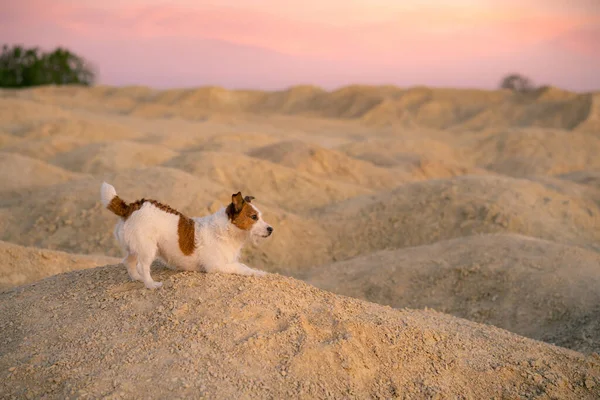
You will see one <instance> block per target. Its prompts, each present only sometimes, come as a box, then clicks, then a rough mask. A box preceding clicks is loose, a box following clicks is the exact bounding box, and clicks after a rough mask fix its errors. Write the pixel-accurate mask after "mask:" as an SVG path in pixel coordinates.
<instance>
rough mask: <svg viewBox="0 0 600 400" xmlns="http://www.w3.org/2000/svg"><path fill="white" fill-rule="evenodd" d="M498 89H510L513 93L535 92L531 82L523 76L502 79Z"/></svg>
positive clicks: (517, 75)
mask: <svg viewBox="0 0 600 400" xmlns="http://www.w3.org/2000/svg"><path fill="white" fill-rule="evenodd" d="M500 88H502V89H510V90H512V91H515V92H531V91H532V90H535V86H533V83H532V82H531V80H530V79H529V78H527V77H525V76H523V75H519V74H511V75H507V76H506V77H504V79H502V82H501V83H500Z"/></svg>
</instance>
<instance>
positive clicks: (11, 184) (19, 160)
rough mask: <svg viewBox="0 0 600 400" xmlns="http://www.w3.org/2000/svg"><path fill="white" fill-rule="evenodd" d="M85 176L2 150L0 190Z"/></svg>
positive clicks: (28, 187) (22, 188)
mask: <svg viewBox="0 0 600 400" xmlns="http://www.w3.org/2000/svg"><path fill="white" fill-rule="evenodd" d="M84 176H85V175H82V174H78V173H75V172H71V171H68V170H65V169H62V168H59V167H55V166H53V165H50V164H48V163H46V162H43V161H40V160H37V159H34V158H30V157H25V156H21V155H19V154H13V153H8V152H0V192H14V191H19V190H21V191H22V190H26V189H32V188H36V187H43V186H50V185H55V184H59V183H64V182H68V181H72V180H76V179H80V178H82V177H84Z"/></svg>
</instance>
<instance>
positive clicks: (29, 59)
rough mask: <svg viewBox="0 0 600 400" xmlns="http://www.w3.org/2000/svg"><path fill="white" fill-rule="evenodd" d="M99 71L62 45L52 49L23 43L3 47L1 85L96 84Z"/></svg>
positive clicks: (0, 71)
mask: <svg viewBox="0 0 600 400" xmlns="http://www.w3.org/2000/svg"><path fill="white" fill-rule="evenodd" d="M94 80H95V73H94V71H93V69H92V67H91V66H90V65H89V64H88V63H87V62H86V61H85V60H84V59H83V58H82V57H80V56H78V55H76V54H74V53H72V52H70V51H69V50H67V49H64V48H61V47H58V48H56V49H55V50H54V51H52V52H50V53H42V52H41V51H40V49H39V48H37V47H34V48H30V49H26V48H24V47H23V46H12V47H9V46H7V45H4V46H3V47H2V54H1V55H0V87H9V88H18V87H30V86H39V85H49V84H55V85H67V84H75V85H86V86H89V85H92V84H93V83H94Z"/></svg>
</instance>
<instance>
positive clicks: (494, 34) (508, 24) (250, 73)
mask: <svg viewBox="0 0 600 400" xmlns="http://www.w3.org/2000/svg"><path fill="white" fill-rule="evenodd" d="M0 35H1V37H2V38H3V40H4V41H5V42H7V43H10V44H16V43H21V44H25V45H28V46H30V45H38V46H41V47H42V48H44V49H50V48H53V47H55V46H57V45H62V46H66V47H68V48H70V49H72V50H73V51H75V52H77V53H79V54H81V55H83V56H84V57H85V58H87V59H88V60H90V61H91V62H92V63H93V64H94V65H95V66H96V68H97V70H98V72H99V83H105V84H110V85H130V84H137V85H148V86H154V87H159V88H167V87H182V86H186V87H191V86H205V85H219V86H224V87H228V88H257V89H282V88H285V87H288V86H291V85H297V84H313V85H318V86H322V87H324V88H327V89H333V88H337V87H340V86H343V85H348V84H395V85H399V86H414V85H428V86H454V87H481V88H493V87H495V86H497V84H498V81H499V80H500V78H501V77H502V75H504V74H506V73H508V72H513V71H515V72H520V73H523V74H526V75H528V76H530V77H531V78H532V79H533V80H534V81H535V82H536V83H539V84H552V85H556V86H560V87H563V88H566V89H571V90H578V91H587V90H599V89H600V73H599V72H598V71H599V70H600V0H568V1H567V0H520V1H516V0H452V1H450V0H447V1H444V0H420V1H407V0H403V1H401V0H302V1H296V0H285V1H284V0H221V1H209V0H175V1H173V0H172V1H169V2H166V1H157V0H20V1H10V2H8V4H4V5H3V12H2V14H1V15H0Z"/></svg>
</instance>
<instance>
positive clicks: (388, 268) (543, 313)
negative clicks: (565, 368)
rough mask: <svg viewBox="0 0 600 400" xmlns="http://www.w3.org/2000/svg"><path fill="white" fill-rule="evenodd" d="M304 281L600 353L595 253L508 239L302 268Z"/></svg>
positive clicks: (470, 240)
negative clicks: (429, 309)
mask: <svg viewBox="0 0 600 400" xmlns="http://www.w3.org/2000/svg"><path fill="white" fill-rule="evenodd" d="M301 277H302V278H303V279H304V280H306V281H308V282H309V283H311V284H314V285H316V286H318V287H320V288H323V289H326V290H330V291H333V292H335V293H339V294H343V295H346V296H352V297H356V298H361V299H365V300H368V301H373V302H376V303H380V304H385V305H390V306H392V307H395V308H403V307H412V308H425V307H429V308H433V309H435V310H437V311H441V312H445V313H449V314H453V315H456V316H459V317H463V318H468V319H470V320H474V321H478V322H482V323H486V324H492V325H496V326H499V327H501V328H504V329H507V330H509V331H511V332H516V333H518V334H520V335H524V336H528V337H532V338H536V339H539V340H544V341H547V342H552V343H557V344H560V345H561V346H565V347H569V348H572V349H575V350H578V351H586V352H591V351H595V352H600V325H598V324H599V320H598V317H599V316H600V291H598V287H600V254H599V253H598V252H595V251H590V250H585V249H582V248H580V247H575V246H567V245H563V244H558V243H555V242H550V241H546V240H541V239H535V238H531V237H526V236H521V235H515V234H497V235H478V236H468V237H461V238H458V239H451V240H446V241H440V242H437V243H434V244H431V245H425V246H418V247H409V248H403V249H397V250H383V251H379V252H374V253H371V254H368V255H365V256H361V257H357V258H353V259H351V260H346V261H341V262H337V263H334V264H331V265H328V266H327V267H323V268H322V267H319V268H314V269H310V270H305V271H302V274H301Z"/></svg>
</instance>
